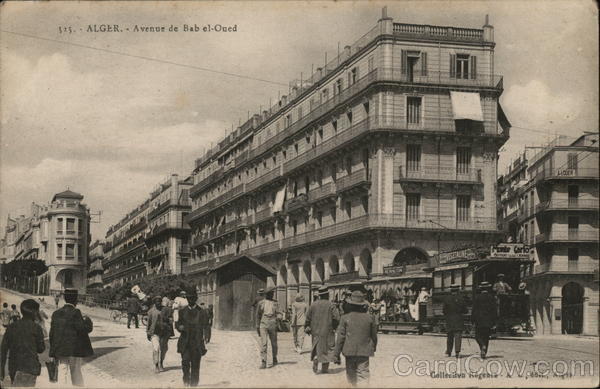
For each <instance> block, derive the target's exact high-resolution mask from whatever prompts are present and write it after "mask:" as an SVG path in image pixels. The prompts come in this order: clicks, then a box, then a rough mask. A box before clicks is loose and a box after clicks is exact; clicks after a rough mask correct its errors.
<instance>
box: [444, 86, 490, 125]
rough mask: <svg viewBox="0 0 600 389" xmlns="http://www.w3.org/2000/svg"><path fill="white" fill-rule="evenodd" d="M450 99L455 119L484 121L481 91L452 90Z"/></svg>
mask: <svg viewBox="0 0 600 389" xmlns="http://www.w3.org/2000/svg"><path fill="white" fill-rule="evenodd" d="M450 100H452V113H453V114H454V120H465V119H466V120H475V121H478V122H482V121H483V111H482V109H481V99H480V97H479V93H471V92H454V91H450Z"/></svg>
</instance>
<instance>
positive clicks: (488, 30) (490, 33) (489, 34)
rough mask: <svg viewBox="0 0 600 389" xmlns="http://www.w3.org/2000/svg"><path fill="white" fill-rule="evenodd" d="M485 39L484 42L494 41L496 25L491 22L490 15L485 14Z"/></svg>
mask: <svg viewBox="0 0 600 389" xmlns="http://www.w3.org/2000/svg"><path fill="white" fill-rule="evenodd" d="M483 40H484V42H493V41H494V26H492V25H491V24H490V16H489V15H485V24H484V25H483Z"/></svg>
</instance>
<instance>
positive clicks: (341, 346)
mask: <svg viewBox="0 0 600 389" xmlns="http://www.w3.org/2000/svg"><path fill="white" fill-rule="evenodd" d="M346 303H347V304H346V309H347V311H348V312H347V313H345V314H344V315H343V316H342V317H341V319H340V324H339V325H338V328H337V342H336V347H335V362H336V363H340V353H343V354H344V357H345V358H346V377H347V378H348V382H349V383H350V384H351V385H352V386H356V384H357V383H359V381H362V382H360V383H361V384H365V383H367V381H368V379H369V358H370V357H372V356H374V355H375V350H376V349H377V326H378V323H377V321H376V319H375V318H374V317H373V316H372V315H370V314H369V313H368V311H369V304H368V302H367V301H366V300H365V292H364V291H363V290H354V291H353V292H352V293H351V294H350V297H349V299H347V300H346Z"/></svg>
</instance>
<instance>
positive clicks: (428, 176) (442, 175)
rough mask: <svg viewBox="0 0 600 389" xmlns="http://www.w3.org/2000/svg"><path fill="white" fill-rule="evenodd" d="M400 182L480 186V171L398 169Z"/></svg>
mask: <svg viewBox="0 0 600 389" xmlns="http://www.w3.org/2000/svg"><path fill="white" fill-rule="evenodd" d="M400 181H407V182H410V181H416V182H445V183H454V184H456V183H467V184H481V183H482V180H481V169H477V170H475V169H468V170H466V171H464V170H463V171H458V170H457V169H456V167H454V166H444V165H439V166H423V167H421V168H418V169H413V170H409V169H408V168H405V169H402V167H401V168H400Z"/></svg>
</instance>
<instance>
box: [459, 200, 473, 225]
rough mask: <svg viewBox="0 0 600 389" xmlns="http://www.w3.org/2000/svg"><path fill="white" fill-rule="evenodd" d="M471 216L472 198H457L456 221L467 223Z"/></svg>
mask: <svg viewBox="0 0 600 389" xmlns="http://www.w3.org/2000/svg"><path fill="white" fill-rule="evenodd" d="M470 216H471V196H468V195H466V196H465V195H458V196H456V220H457V221H459V222H466V221H469V220H470Z"/></svg>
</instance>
